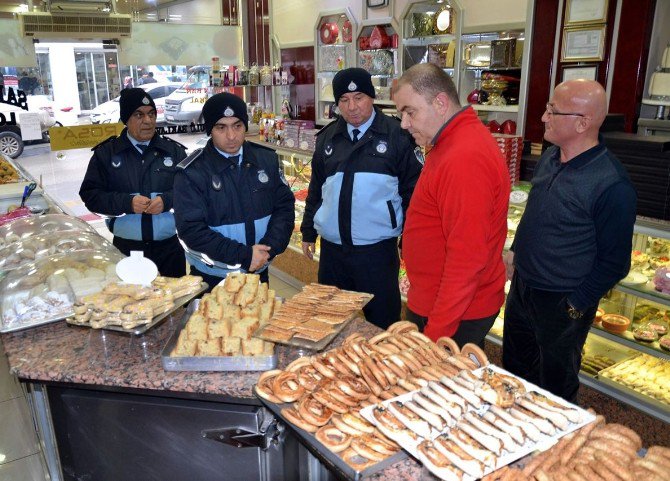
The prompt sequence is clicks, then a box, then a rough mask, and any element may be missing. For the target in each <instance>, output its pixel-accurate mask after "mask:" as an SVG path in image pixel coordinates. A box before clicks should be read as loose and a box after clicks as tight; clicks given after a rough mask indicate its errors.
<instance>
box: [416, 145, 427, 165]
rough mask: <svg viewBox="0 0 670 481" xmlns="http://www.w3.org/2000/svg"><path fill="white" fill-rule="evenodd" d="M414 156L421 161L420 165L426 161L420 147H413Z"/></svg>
mask: <svg viewBox="0 0 670 481" xmlns="http://www.w3.org/2000/svg"><path fill="white" fill-rule="evenodd" d="M414 157H416V160H418V161H419V162H420V163H421V165H424V164H425V163H426V158H425V157H424V155H423V151H422V150H421V147H415V148H414Z"/></svg>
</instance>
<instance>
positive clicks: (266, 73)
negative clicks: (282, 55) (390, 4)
mask: <svg viewBox="0 0 670 481" xmlns="http://www.w3.org/2000/svg"><path fill="white" fill-rule="evenodd" d="M260 74H261V85H272V67H270V66H269V65H268V64H265V65H263V67H262V68H261V69H260Z"/></svg>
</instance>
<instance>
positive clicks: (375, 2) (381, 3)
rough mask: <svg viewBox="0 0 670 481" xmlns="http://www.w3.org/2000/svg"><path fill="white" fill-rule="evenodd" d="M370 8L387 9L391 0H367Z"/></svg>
mask: <svg viewBox="0 0 670 481" xmlns="http://www.w3.org/2000/svg"><path fill="white" fill-rule="evenodd" d="M366 4H367V6H368V8H379V7H385V6H387V5H388V4H389V0H367V2H366Z"/></svg>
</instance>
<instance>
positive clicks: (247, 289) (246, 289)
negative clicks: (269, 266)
mask: <svg viewBox="0 0 670 481" xmlns="http://www.w3.org/2000/svg"><path fill="white" fill-rule="evenodd" d="M249 276H251V274H249ZM256 293H258V282H254V281H253V278H247V282H246V283H245V284H244V286H243V287H242V289H240V290H239V291H237V295H236V296H235V304H237V305H238V306H242V307H244V306H246V305H248V304H251V303H252V302H253V301H254V299H255V298H256Z"/></svg>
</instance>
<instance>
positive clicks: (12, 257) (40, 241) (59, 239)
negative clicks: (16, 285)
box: [0, 229, 116, 274]
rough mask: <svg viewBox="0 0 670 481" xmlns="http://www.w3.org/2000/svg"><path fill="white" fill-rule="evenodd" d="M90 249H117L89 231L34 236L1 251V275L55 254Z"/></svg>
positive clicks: (7, 246) (70, 231)
mask: <svg viewBox="0 0 670 481" xmlns="http://www.w3.org/2000/svg"><path fill="white" fill-rule="evenodd" d="M90 249H102V250H107V251H116V247H114V246H113V245H112V244H111V243H110V242H108V241H107V240H106V239H105V238H104V237H102V236H100V235H99V234H97V233H95V232H90V231H88V230H87V231H82V230H78V229H77V230H65V231H58V232H52V233H46V234H37V235H33V236H30V237H26V238H24V239H22V240H20V241H18V242H13V243H11V244H7V245H6V246H5V247H4V248H2V249H0V273H2V274H4V273H6V272H8V271H12V270H14V269H17V268H19V267H21V266H22V265H24V264H28V263H29V262H33V261H36V260H38V259H41V258H43V257H48V256H51V255H54V254H65V253H68V252H75V251H80V250H90Z"/></svg>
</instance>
